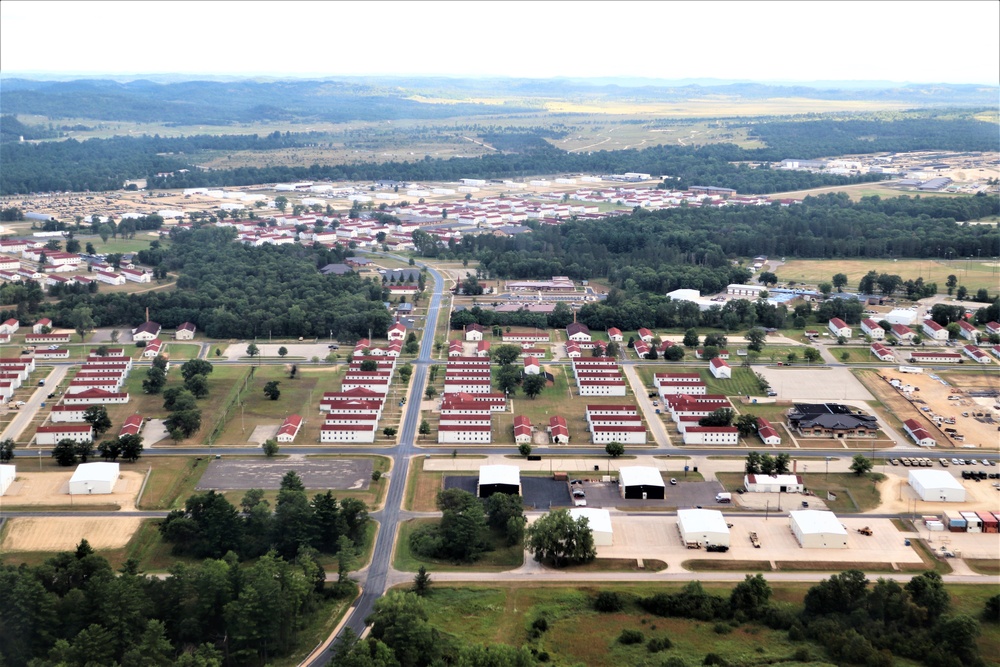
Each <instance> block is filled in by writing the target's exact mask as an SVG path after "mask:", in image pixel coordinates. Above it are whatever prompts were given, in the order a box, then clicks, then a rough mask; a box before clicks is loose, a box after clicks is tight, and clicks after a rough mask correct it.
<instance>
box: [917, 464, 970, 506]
mask: <svg viewBox="0 0 1000 667" xmlns="http://www.w3.org/2000/svg"><path fill="white" fill-rule="evenodd" d="M908 481H909V483H910V486H912V487H913V490H914V491H916V492H917V495H919V496H920V499H921V500H925V501H933V502H946V503H961V502H965V487H964V486H962V483H961V482H959V481H958V480H957V479H955V477H954V476H953V475H952V474H951V473H949V472H948V471H947V470H911V471H910V474H909V480H908Z"/></svg>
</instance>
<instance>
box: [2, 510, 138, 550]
mask: <svg viewBox="0 0 1000 667" xmlns="http://www.w3.org/2000/svg"><path fill="white" fill-rule="evenodd" d="M141 522H142V519H139V518H122V519H107V518H88V517H72V518H37V519H36V518H18V519H11V522H10V529H9V530H8V531H7V536H6V537H5V538H4V541H3V546H4V549H5V550H6V551H66V550H70V549H75V548H76V545H78V544H79V543H80V540H82V539H86V540H87V541H88V542H90V546H92V547H93V548H94V549H120V548H121V547H124V546H125V545H126V544H128V541H129V540H130V539H132V535H133V533H135V531H136V530H138V529H139V525H140V523H141Z"/></svg>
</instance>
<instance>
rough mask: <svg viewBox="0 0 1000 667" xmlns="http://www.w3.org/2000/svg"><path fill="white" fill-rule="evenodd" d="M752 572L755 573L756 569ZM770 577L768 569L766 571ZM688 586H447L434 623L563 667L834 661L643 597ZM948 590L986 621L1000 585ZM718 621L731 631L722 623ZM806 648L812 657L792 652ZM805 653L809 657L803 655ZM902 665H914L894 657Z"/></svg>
mask: <svg viewBox="0 0 1000 667" xmlns="http://www.w3.org/2000/svg"><path fill="white" fill-rule="evenodd" d="M748 571H756V568H755V567H750V568H748ZM765 578H766V575H765ZM770 584H771V588H772V591H773V593H772V598H771V599H772V603H773V604H776V605H779V606H787V607H790V608H791V609H793V610H797V609H799V608H801V605H802V601H803V598H804V596H805V594H806V591H807V590H808V589H809V588H810V587H811V585H810V584H790V583H780V582H770ZM682 585H683V584H660V583H655V584H653V583H647V584H643V585H614V584H607V585H601V586H588V585H583V586H577V587H572V588H570V587H565V586H558V585H551V586H546V585H544V584H543V585H539V584H537V583H533V584H513V585H510V586H497V585H491V586H469V587H447V588H446V587H439V586H434V585H433V584H432V587H431V591H430V593H429V595H428V596H427V601H428V603H429V613H430V618H429V620H430V622H431V624H432V625H433V626H434V627H436V628H438V629H439V630H441V631H443V632H447V633H450V634H453V635H456V636H458V637H460V638H461V639H462V640H464V641H466V642H473V643H479V644H495V643H505V644H510V645H513V646H527V647H529V648H532V649H535V650H537V651H539V652H541V651H544V652H546V653H548V654H549V659H550V662H551V663H552V664H555V665H587V666H588V667H604V666H607V667H620V666H621V665H630V666H636V667H638V666H645V665H650V666H652V665H663V664H665V661H666V660H667V659H669V658H678V659H679V660H680V661H682V662H683V664H686V665H700V664H702V662H703V660H704V658H705V655H706V654H707V653H715V654H718V655H719V656H720V657H721V658H722V659H723V660H725V661H726V662H724V663H720V664H732V665H767V664H796V665H810V664H811V665H826V664H830V662H829V661H828V658H827V656H826V652H825V650H824V649H823V648H822V647H821V646H819V645H817V644H813V643H811V642H809V641H807V640H803V641H791V640H790V639H789V638H788V633H787V632H783V631H774V630H770V629H768V628H766V627H764V626H763V625H757V624H755V623H752V622H747V623H742V624H739V623H733V624H729V623H722V624H717V623H716V622H714V621H695V620H689V619H683V618H662V617H657V616H653V615H651V614H648V613H646V612H644V611H643V610H642V609H641V608H640V607H639V606H638V605H637V604H636V603H635V599H636V598H638V597H640V596H647V595H651V594H653V593H657V592H660V591H663V592H677V591H678V590H679V589H680V588H681V586H682ZM702 586H703V587H704V588H705V590H706V591H708V592H710V593H712V594H714V595H719V596H722V597H727V596H728V595H729V591H730V590H731V588H732V586H731V585H730V584H712V583H704V582H703V583H702ZM946 589H947V591H948V593H949V596H950V598H951V604H952V608H953V610H954V611H955V612H956V613H968V614H970V615H972V616H973V617H975V618H979V617H980V616H981V613H982V609H983V606H984V604H985V602H986V599H987V598H988V597H990V596H991V595H994V594H995V593H996V587H995V586H973V585H949V586H946ZM603 590H614V591H617V592H619V593H620V594H622V595H623V597H624V598H625V599H626V606H625V608H624V609H623V610H622V611H620V612H616V613H608V614H602V613H598V612H596V611H594V610H593V602H592V600H593V598H594V597H595V596H596V594H597V593H598V592H599V591H603ZM538 618H545V620H546V621H547V624H548V630H547V631H545V632H543V633H540V635H539V633H533V632H532V627H531V626H532V623H533V622H534V621H535V620H536V619H538ZM719 625H723V626H725V627H723V628H719V627H718V626H719ZM981 627H982V634H981V635H980V637H979V638H978V645H979V649H980V652H981V654H982V655H983V657H984V658H986V659H987V661H989V660H991V659H990V658H989V656H991V655H993V656H996V655H998V654H1000V653H998V651H1000V626H998V625H997V624H995V623H994V624H989V623H983V624H982V626H981ZM624 629H633V630H639V631H641V632H642V633H643V636H644V639H645V640H649V639H652V638H654V637H668V638H669V639H670V640H671V642H672V644H673V647H672V648H671V649H669V650H667V651H664V652H661V653H651V652H649V650H648V649H647V647H646V646H645V642H644V643H643V644H635V645H630V646H626V645H622V644H620V643H619V642H617V641H616V640H617V637H618V636H619V634H621V631H622V630H624ZM803 648H804V649H806V652H807V653H808V654H809V660H811V661H812V662H803V660H801V659H796V658H793V655H795V654H796V651H797V650H801V649H803ZM797 657H804V656H802V654H799V656H797ZM895 664H896V665H899V666H900V667H906V666H910V665H916V664H918V663H915V662H913V661H910V660H906V659H901V658H896V660H895Z"/></svg>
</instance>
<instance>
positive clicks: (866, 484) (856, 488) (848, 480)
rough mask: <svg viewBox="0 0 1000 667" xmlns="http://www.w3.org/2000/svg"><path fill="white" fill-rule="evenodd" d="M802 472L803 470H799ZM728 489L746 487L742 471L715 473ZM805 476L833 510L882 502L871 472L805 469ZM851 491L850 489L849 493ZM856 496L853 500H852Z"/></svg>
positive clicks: (856, 508)
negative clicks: (828, 473) (858, 472)
mask: <svg viewBox="0 0 1000 667" xmlns="http://www.w3.org/2000/svg"><path fill="white" fill-rule="evenodd" d="M800 474H801V473H800ZM715 477H716V479H718V480H719V481H720V482H721V483H722V485H723V486H724V487H725V488H726V490H727V491H736V489H740V488H743V473H740V472H718V473H715ZM802 480H803V483H804V484H805V487H806V489H807V490H809V491H811V492H812V493H814V494H816V496H818V497H819V498H821V499H823V502H824V503H825V504H826V506H827V507H828V508H830V509H831V510H832V511H834V512H844V513H852V514H853V513H857V512H868V511H871V510H873V509H875V508H876V507H878V506H879V504H880V503H881V497H882V494H880V493H879V492H878V490H877V489H876V488H875V485H874V484H873V482H872V478H871V477H870V476H869V475H862V476H861V477H858V476H857V475H855V474H854V473H850V472H848V473H830V475H829V476H827V474H826V473H822V472H818V473H804V474H802ZM828 491H832V492H833V493H834V494H836V496H837V499H836V500H826V497H827V492H828ZM848 491H849V492H850V493H848ZM852 498H853V500H852Z"/></svg>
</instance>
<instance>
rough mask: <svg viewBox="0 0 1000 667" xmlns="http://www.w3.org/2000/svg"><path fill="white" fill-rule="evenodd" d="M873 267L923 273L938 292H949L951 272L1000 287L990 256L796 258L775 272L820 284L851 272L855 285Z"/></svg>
mask: <svg viewBox="0 0 1000 667" xmlns="http://www.w3.org/2000/svg"><path fill="white" fill-rule="evenodd" d="M869 271H877V272H878V273H888V274H892V275H898V276H900V277H901V278H902V279H903V280H916V279H917V278H918V277H922V278H923V279H924V282H925V283H937V285H938V292H942V293H943V292H945V282H946V281H947V280H948V276H949V275H954V276H956V277H957V278H958V284H959V285H965V286H966V287H967V288H968V289H969V291H971V292H975V291H976V290H977V289H980V288H986V289H988V290H990V292H991V293H992V292H995V291H996V289H997V281H998V280H1000V267H997V266H995V265H993V264H991V263H990V261H989V260H976V259H972V260H964V259H953V260H930V259H925V260H920V259H900V260H896V261H892V260H888V259H793V260H790V261H788V262H786V263H785V264H782V265H781V266H780V267H778V270H777V271H775V273H776V274H777V276H778V279H779V280H781V282H788V281H790V280H794V281H795V282H797V283H803V282H804V283H809V284H813V285H815V284H818V283H821V282H829V281H830V280H831V278H833V275H834V274H835V273H844V274H847V280H848V283H847V284H848V286H849V287H850V288H851V289H855V288H857V286H858V282H859V281H860V280H861V278H862V277H863V276H864V275H865V274H866V273H868V272H869Z"/></svg>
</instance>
